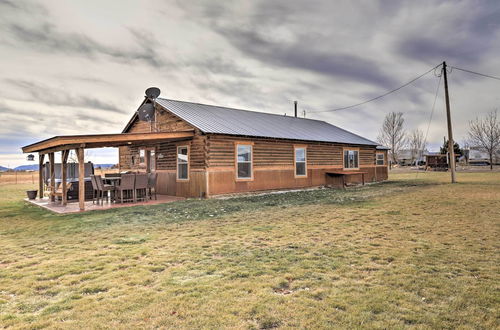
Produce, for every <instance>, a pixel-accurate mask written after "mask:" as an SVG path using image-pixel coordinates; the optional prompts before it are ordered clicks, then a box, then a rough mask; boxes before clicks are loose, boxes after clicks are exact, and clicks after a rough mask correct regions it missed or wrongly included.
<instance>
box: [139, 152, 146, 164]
mask: <svg viewBox="0 0 500 330" xmlns="http://www.w3.org/2000/svg"><path fill="white" fill-rule="evenodd" d="M145 164H146V150H145V149H139V165H141V166H144V165H145Z"/></svg>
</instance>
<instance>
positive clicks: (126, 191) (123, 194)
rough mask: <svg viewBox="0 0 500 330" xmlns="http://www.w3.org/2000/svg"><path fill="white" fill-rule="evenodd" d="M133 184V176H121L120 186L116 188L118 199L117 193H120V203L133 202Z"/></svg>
mask: <svg viewBox="0 0 500 330" xmlns="http://www.w3.org/2000/svg"><path fill="white" fill-rule="evenodd" d="M134 184H135V175H133V174H123V175H122V176H121V180H120V184H119V185H118V186H116V197H118V193H120V203H123V202H124V201H128V202H133V201H134V195H135V194H134ZM115 199H116V198H115Z"/></svg>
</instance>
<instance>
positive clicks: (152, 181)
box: [148, 172, 158, 199]
mask: <svg viewBox="0 0 500 330" xmlns="http://www.w3.org/2000/svg"><path fill="white" fill-rule="evenodd" d="M157 177H158V174H157V173H156V172H153V173H149V174H148V192H149V198H150V199H153V194H154V195H155V199H158V198H157V197H156V179H157Z"/></svg>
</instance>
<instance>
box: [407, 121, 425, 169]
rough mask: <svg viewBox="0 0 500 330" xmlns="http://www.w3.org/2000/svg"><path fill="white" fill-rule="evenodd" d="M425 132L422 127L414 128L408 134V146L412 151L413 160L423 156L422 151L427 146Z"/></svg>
mask: <svg viewBox="0 0 500 330" xmlns="http://www.w3.org/2000/svg"><path fill="white" fill-rule="evenodd" d="M424 139H425V137H424V132H422V130H420V129H418V128H417V129H414V130H413V131H411V133H410V134H409V136H408V146H409V148H410V152H411V162H412V164H413V162H414V161H415V160H418V159H419V158H420V157H422V152H423V151H424V149H425V147H426V145H425V144H426V142H425V140H424Z"/></svg>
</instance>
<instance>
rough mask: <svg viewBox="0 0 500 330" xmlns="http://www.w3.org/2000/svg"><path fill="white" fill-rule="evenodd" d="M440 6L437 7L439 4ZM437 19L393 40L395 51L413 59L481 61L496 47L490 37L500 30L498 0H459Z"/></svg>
mask: <svg viewBox="0 0 500 330" xmlns="http://www.w3.org/2000/svg"><path fill="white" fill-rule="evenodd" d="M438 8H439V7H438ZM446 9H447V10H448V12H445V15H443V17H441V18H440V19H439V20H433V19H429V21H428V22H422V23H423V24H426V25H425V26H423V25H420V24H419V25H417V26H415V27H414V28H411V27H409V29H410V32H409V33H403V34H402V35H401V36H400V39H399V40H398V41H397V42H396V45H395V49H396V51H397V52H398V53H399V54H401V55H403V56H405V57H407V58H410V59H412V60H418V61H424V62H427V63H429V62H431V63H437V62H440V61H442V60H447V61H448V62H450V63H454V64H455V65H467V64H475V63H477V62H480V61H481V60H482V59H483V58H484V57H487V56H488V53H489V52H490V51H491V50H492V48H494V46H498V39H497V38H492V36H494V35H495V34H496V33H499V32H500V2H499V1H489V2H488V1H485V2H461V3H459V4H456V7H455V8H446Z"/></svg>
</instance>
